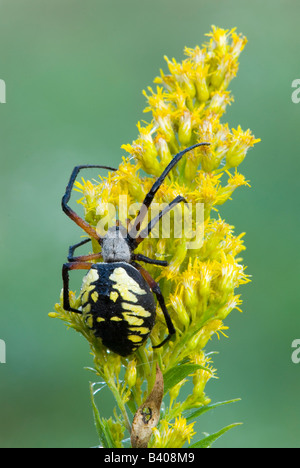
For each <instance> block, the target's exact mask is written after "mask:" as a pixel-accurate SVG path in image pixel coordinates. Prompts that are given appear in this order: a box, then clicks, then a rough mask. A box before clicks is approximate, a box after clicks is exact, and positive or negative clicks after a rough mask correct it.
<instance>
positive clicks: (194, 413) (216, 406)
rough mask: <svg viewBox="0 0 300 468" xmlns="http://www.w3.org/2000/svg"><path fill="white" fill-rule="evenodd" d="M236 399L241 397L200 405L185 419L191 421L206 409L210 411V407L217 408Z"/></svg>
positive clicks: (238, 399)
mask: <svg viewBox="0 0 300 468" xmlns="http://www.w3.org/2000/svg"><path fill="white" fill-rule="evenodd" d="M237 401H241V399H240V398H236V399H235V400H228V401H220V402H218V403H213V404H212V405H206V406H202V407H201V408H199V409H197V410H196V411H194V412H193V413H191V414H189V415H188V416H186V420H187V421H191V420H193V419H196V418H198V417H199V416H201V415H202V414H204V413H206V412H207V411H210V410H212V409H215V408H218V407H219V406H223V405H228V404H229V403H236V402H237Z"/></svg>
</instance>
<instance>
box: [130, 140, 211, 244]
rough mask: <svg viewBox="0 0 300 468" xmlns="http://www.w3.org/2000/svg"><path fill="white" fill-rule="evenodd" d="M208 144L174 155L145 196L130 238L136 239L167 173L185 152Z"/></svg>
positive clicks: (192, 147)
mask: <svg viewBox="0 0 300 468" xmlns="http://www.w3.org/2000/svg"><path fill="white" fill-rule="evenodd" d="M207 145H210V143H197V144H196V145H193V146H190V147H189V148H186V149H184V150H183V151H180V153H178V154H176V155H175V156H174V158H173V159H172V161H171V162H170V163H169V164H168V166H167V167H166V169H165V170H164V171H163V173H162V174H161V176H160V177H159V178H158V179H157V180H156V182H155V183H154V184H153V186H152V188H151V189H150V190H149V192H148V193H147V195H146V197H145V199H144V201H143V204H142V206H141V209H140V211H139V213H138V215H137V217H136V219H135V222H134V225H133V227H132V229H131V231H130V233H129V239H134V238H135V237H136V236H135V235H134V233H136V232H137V231H139V229H140V226H141V223H142V222H143V220H144V218H145V216H146V214H147V211H148V208H149V206H150V205H151V203H152V201H153V199H154V197H155V194H156V192H157V191H158V189H159V188H160V186H161V184H162V183H163V181H164V180H165V178H166V177H167V175H168V174H169V173H170V171H171V170H172V169H173V167H174V166H176V164H177V163H178V162H179V161H180V160H181V158H182V156H184V155H185V153H187V152H188V151H191V150H193V149H194V148H197V147H198V146H207ZM132 236H133V237H132Z"/></svg>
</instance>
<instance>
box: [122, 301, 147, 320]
mask: <svg viewBox="0 0 300 468" xmlns="http://www.w3.org/2000/svg"><path fill="white" fill-rule="evenodd" d="M122 307H123V309H124V310H126V311H128V312H131V313H132V314H136V315H137V316H138V317H151V312H149V311H148V310H146V309H144V307H142V306H139V305H134V304H128V303H127V302H122Z"/></svg>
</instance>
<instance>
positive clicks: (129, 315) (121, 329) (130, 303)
mask: <svg viewBox="0 0 300 468" xmlns="http://www.w3.org/2000/svg"><path fill="white" fill-rule="evenodd" d="M81 304H82V313H83V316H84V318H85V320H86V323H87V325H88V327H89V328H90V329H92V330H93V332H94V334H95V336H96V337H98V338H101V339H102V342H103V344H104V346H106V347H107V348H108V349H110V350H111V351H113V352H115V353H117V354H119V355H121V356H128V355H129V354H131V353H132V352H134V351H135V350H136V349H137V348H139V347H140V346H141V345H142V344H143V343H144V342H145V341H146V339H147V338H148V336H149V334H150V332H151V330H152V328H153V326H154V322H155V309H156V307H155V301H154V297H153V294H152V292H151V290H150V287H149V286H148V284H147V282H146V281H145V280H144V278H143V277H142V275H141V273H140V272H139V271H138V270H137V269H136V268H134V267H133V266H132V265H130V264H128V263H125V262H114V263H97V264H94V265H93V266H92V268H91V269H90V270H89V272H88V273H87V275H86V276H85V278H84V280H83V284H82V289H81Z"/></svg>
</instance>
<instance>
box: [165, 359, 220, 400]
mask: <svg viewBox="0 0 300 468" xmlns="http://www.w3.org/2000/svg"><path fill="white" fill-rule="evenodd" d="M199 369H202V370H205V371H206V372H209V373H210V374H211V375H213V373H212V371H211V370H210V369H208V368H206V367H204V366H201V365H200V364H181V365H179V366H175V367H172V368H171V369H169V370H168V371H167V372H166V373H165V374H164V384H165V389H164V394H166V393H167V392H168V391H169V390H170V388H172V387H174V386H175V385H177V384H178V383H179V382H181V381H182V380H183V379H185V378H186V377H187V376H188V375H190V374H193V373H194V372H196V371H197V370H199Z"/></svg>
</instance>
